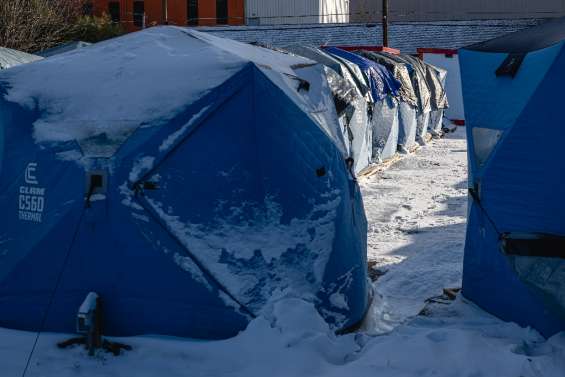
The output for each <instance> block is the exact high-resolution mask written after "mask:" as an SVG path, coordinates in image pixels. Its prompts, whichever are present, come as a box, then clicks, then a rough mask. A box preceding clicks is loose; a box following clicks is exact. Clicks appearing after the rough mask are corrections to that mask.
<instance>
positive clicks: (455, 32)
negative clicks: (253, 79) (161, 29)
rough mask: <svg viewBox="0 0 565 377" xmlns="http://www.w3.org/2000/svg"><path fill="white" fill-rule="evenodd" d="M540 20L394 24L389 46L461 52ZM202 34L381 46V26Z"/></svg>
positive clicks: (250, 28) (224, 30) (251, 29)
mask: <svg viewBox="0 0 565 377" xmlns="http://www.w3.org/2000/svg"><path fill="white" fill-rule="evenodd" d="M539 22H540V20H536V19H520V20H476V21H441V22H399V23H396V22H393V23H391V24H390V26H389V39H390V43H389V44H390V45H391V46H393V47H394V48H397V49H400V50H401V51H402V52H403V53H408V54H415V53H416V50H417V49H418V48H420V47H434V48H450V49H459V48H461V47H464V46H468V45H470V44H472V43H477V42H481V41H485V40H488V39H492V38H496V37H499V36H501V35H505V34H508V33H512V32H515V31H518V30H522V29H524V28H527V27H530V26H534V25H537V24H538V23H539ZM197 30H199V31H203V32H207V33H210V34H214V35H217V36H219V37H224V38H231V39H235V40H238V41H242V42H248V43H253V42H255V43H262V44H269V45H272V46H276V47H285V46H290V45H294V44H304V45H309V46H322V45H331V46H337V45H354V46H360V45H380V44H381V41H382V29H381V26H380V24H311V25H276V26H229V27H199V28H197Z"/></svg>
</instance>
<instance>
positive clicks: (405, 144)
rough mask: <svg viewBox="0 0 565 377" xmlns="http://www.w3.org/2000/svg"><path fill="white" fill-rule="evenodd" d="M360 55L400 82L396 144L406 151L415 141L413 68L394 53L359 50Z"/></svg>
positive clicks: (401, 150)
mask: <svg viewBox="0 0 565 377" xmlns="http://www.w3.org/2000/svg"><path fill="white" fill-rule="evenodd" d="M358 53H360V54H361V55H362V56H365V57H366V58H367V59H370V60H373V61H375V62H377V63H379V64H382V65H383V66H385V67H386V68H387V69H388V70H389V71H390V72H391V73H392V74H393V75H394V77H395V78H396V79H397V80H398V82H399V83H400V84H401V86H400V89H399V90H398V145H397V149H398V151H399V152H401V153H408V152H409V150H410V149H412V148H413V146H414V144H415V142H416V108H417V106H418V103H419V102H418V93H416V91H415V88H414V84H413V83H412V77H411V74H412V72H413V68H412V66H411V65H410V64H408V63H405V62H404V61H402V60H400V59H399V58H398V57H397V56H396V54H389V53H386V52H374V51H359V52H358Z"/></svg>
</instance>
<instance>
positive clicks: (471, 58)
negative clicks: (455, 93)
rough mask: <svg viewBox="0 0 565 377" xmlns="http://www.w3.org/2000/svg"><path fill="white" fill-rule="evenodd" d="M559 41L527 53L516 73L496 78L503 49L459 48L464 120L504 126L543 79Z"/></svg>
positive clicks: (513, 120) (524, 104)
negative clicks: (500, 51)
mask: <svg viewBox="0 0 565 377" xmlns="http://www.w3.org/2000/svg"><path fill="white" fill-rule="evenodd" d="M561 46H562V44H559V45H556V46H553V47H550V48H548V49H545V50H541V51H535V52H531V53H529V54H528V55H527V56H526V58H525V59H524V62H523V63H522V66H521V67H520V70H519V71H518V74H517V75H516V77H514V78H511V77H500V78H498V79H497V78H496V76H495V72H496V70H497V69H498V67H499V66H500V65H501V64H502V62H503V61H504V59H506V56H507V54H504V53H482V52H477V51H468V50H465V49H463V50H461V51H460V53H459V56H460V57H459V59H460V64H461V72H462V74H463V75H464V76H465V77H464V79H463V80H462V85H463V99H464V101H465V104H468V105H467V106H466V107H465V121H466V124H468V125H471V126H472V127H486V128H496V129H506V128H508V127H510V126H512V125H513V124H514V123H515V121H516V118H517V117H518V116H519V115H520V113H521V112H522V110H523V108H524V106H526V104H527V103H528V101H529V99H530V97H531V96H532V94H533V92H534V91H535V90H536V88H537V86H538V85H539V83H540V82H541V81H542V80H543V79H544V77H545V76H546V74H547V71H548V70H549V68H550V67H551V65H552V63H553V61H554V60H555V58H556V57H557V55H558V54H559V52H560V51H561Z"/></svg>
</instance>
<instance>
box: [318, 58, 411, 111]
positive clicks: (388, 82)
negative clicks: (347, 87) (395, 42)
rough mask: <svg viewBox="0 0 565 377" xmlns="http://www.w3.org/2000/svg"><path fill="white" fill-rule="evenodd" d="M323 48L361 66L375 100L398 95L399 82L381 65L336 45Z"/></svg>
mask: <svg viewBox="0 0 565 377" xmlns="http://www.w3.org/2000/svg"><path fill="white" fill-rule="evenodd" d="M324 50H325V51H327V52H329V53H330V54H332V55H335V56H339V57H341V58H343V59H346V60H349V61H350V62H352V63H355V64H356V65H357V66H359V68H361V71H363V73H364V74H365V76H366V77H367V79H368V82H369V85H370V87H371V95H372V96H373V99H374V101H375V102H376V101H380V100H382V99H383V98H385V97H386V96H387V95H392V96H395V97H396V96H397V95H398V90H399V89H400V82H398V80H396V79H395V78H394V76H393V75H392V74H391V73H390V72H389V71H388V70H387V69H386V68H385V67H383V66H382V65H380V64H378V63H376V62H373V61H371V60H369V59H366V58H364V57H362V56H359V55H357V54H355V53H353V52H349V51H345V50H342V49H340V48H337V47H326V48H325V49H324Z"/></svg>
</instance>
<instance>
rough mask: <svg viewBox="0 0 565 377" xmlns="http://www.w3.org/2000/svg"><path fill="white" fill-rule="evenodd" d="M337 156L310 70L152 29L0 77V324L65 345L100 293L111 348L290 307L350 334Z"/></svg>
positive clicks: (355, 237)
mask: <svg viewBox="0 0 565 377" xmlns="http://www.w3.org/2000/svg"><path fill="white" fill-rule="evenodd" d="M93 66H95V67H96V68H97V69H95V70H93V69H92V67H93ZM28 67H29V68H32V69H28ZM93 87H96V88H97V90H95V91H93V90H92V88H93ZM346 158H347V152H346V148H345V145H344V141H343V138H342V134H341V132H340V129H339V123H338V119H337V114H336V111H335V108H334V103H333V98H332V95H331V92H330V89H329V87H328V82H327V76H326V72H325V68H324V67H323V66H321V65H320V64H316V63H315V62H314V61H312V60H308V59H304V58H299V57H295V56H291V55H285V54H280V53H277V52H273V51H270V50H267V49H264V48H259V47H254V46H250V45H245V44H241V43H238V42H235V41H230V40H222V39H219V38H216V37H213V36H211V35H209V34H203V33H198V32H195V31H191V30H188V29H182V28H174V27H156V28H151V29H147V30H144V31H142V32H138V33H132V34H128V35H126V36H123V37H119V38H116V39H112V40H109V41H106V42H102V43H98V44H95V45H93V46H91V47H89V48H85V49H80V50H77V51H75V52H73V53H72V54H62V55H58V56H53V57H51V58H49V59H45V60H43V61H41V62H38V63H36V64H34V65H33V67H32V66H21V67H16V68H13V69H10V70H6V71H3V72H1V73H0V208H2V209H3V216H2V218H1V219H0V243H1V245H2V246H1V249H2V253H1V254H2V256H1V259H0V326H2V327H10V328H18V329H26V330H34V331H35V330H44V331H61V332H74V328H75V326H74V319H75V314H76V311H77V309H78V307H79V305H80V304H81V302H82V300H83V299H84V298H85V296H86V295H87V293H89V292H91V291H95V292H97V293H98V294H99V295H100V296H101V298H102V300H103V308H104V329H105V333H106V334H108V335H133V334H147V333H153V334H168V335H175V336H190V337H199V338H224V337H229V336H232V335H234V334H236V333H237V332H238V331H240V330H242V329H243V328H245V326H246V325H247V323H248V322H249V320H250V319H251V318H253V317H254V316H256V315H259V314H260V313H261V312H262V310H264V309H265V307H266V306H268V305H269V304H270V303H272V301H273V300H276V299H277V298H280V297H288V296H295V297H301V298H303V299H306V300H310V301H312V302H314V303H315V304H316V306H317V308H318V310H319V311H320V313H321V314H322V315H323V316H324V318H325V319H326V320H327V321H328V323H330V324H331V325H332V326H333V327H334V328H335V329H344V328H348V327H349V326H352V325H354V324H356V323H358V322H359V321H360V320H361V319H362V318H363V316H364V313H365V311H366V310H367V308H368V301H369V286H368V283H367V268H366V245H367V244H366V231H367V229H366V226H367V224H366V219H365V214H364V210H363V205H362V200H361V197H360V192H359V188H358V186H357V184H356V182H355V180H354V177H353V176H352V175H351V174H350V172H349V168H348V166H347V164H346Z"/></svg>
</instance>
